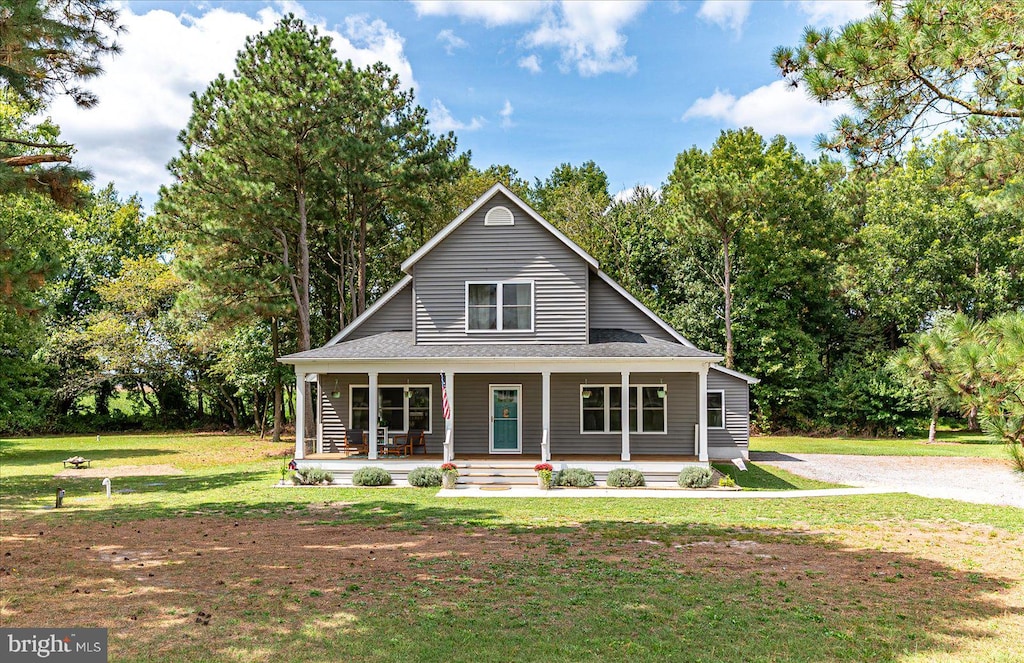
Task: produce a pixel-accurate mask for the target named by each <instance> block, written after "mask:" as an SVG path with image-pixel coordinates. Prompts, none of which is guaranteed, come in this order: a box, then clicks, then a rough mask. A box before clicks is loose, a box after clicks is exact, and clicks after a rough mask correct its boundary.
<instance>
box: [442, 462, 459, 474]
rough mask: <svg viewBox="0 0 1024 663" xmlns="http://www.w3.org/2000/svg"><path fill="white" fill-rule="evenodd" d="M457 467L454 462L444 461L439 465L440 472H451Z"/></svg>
mask: <svg viewBox="0 0 1024 663" xmlns="http://www.w3.org/2000/svg"><path fill="white" fill-rule="evenodd" d="M458 469H459V468H457V467H455V463H444V464H442V465H441V471H442V472H453V471H457V470H458Z"/></svg>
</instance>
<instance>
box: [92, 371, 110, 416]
mask: <svg viewBox="0 0 1024 663" xmlns="http://www.w3.org/2000/svg"><path fill="white" fill-rule="evenodd" d="M113 393H114V385H113V384H111V382H110V380H104V381H103V382H100V383H99V384H98V385H96V414H98V415H100V416H101V417H109V416H110V397H111V396H112V395H113Z"/></svg>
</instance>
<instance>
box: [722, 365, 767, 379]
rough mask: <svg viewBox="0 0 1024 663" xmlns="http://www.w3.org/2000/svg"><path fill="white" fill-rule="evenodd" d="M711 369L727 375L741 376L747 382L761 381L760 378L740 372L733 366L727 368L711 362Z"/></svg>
mask: <svg viewBox="0 0 1024 663" xmlns="http://www.w3.org/2000/svg"><path fill="white" fill-rule="evenodd" d="M711 370H713V371H718V372H719V373H725V374H726V375H731V376H732V377H734V378H739V379H740V380H743V381H744V382H746V383H747V384H757V383H758V382H760V381H761V380H759V379H758V378H752V377H750V376H749V375H747V374H746V373H740V372H739V371H734V370H732V369H731V368H726V367H725V366H722V365H721V364H711Z"/></svg>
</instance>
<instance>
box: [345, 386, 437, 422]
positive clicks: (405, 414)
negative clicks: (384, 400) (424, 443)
mask: <svg viewBox="0 0 1024 663" xmlns="http://www.w3.org/2000/svg"><path fill="white" fill-rule="evenodd" d="M399 387H400V388H401V389H402V390H403V393H402V426H403V428H402V429H401V430H398V429H394V428H389V429H388V433H408V432H409V397H408V396H406V395H405V393H404V390H405V389H426V390H427V400H428V404H427V419H428V420H429V421H430V428H428V429H426V430H424V431H423V432H424V434H428V435H429V434H430V433H431V432H432V430H431V429H432V428H433V427H434V389H433V387H431V386H430V385H429V384H378V385H377V391H378V392H379V391H380V390H381V389H397V388H399ZM369 388H370V385H368V384H350V385H349V386H348V427H349V428H352V400H353V399H352V392H353V390H355V389H369ZM377 404H378V407H379V406H380V394H378V395H377ZM378 428H379V426H378Z"/></svg>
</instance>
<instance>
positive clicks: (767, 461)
mask: <svg viewBox="0 0 1024 663" xmlns="http://www.w3.org/2000/svg"><path fill="white" fill-rule="evenodd" d="M750 460H751V461H753V462H755V463H760V464H763V465H774V466H775V467H779V468H782V469H784V470H786V471H789V472H792V473H793V474H798V475H800V476H802V477H807V478H809V479H817V480H819V481H829V482H832V483H841V484H844V485H847V486H858V487H861V488H873V489H879V490H887V491H894V492H905V493H911V494H914V495H921V496H923V497H940V498H948V499H954V500H961V501H964V502H975V503H977V504H996V505H1004V506H1015V507H1020V508H1024V476H1022V475H1021V474H1019V473H1017V472H1014V471H1013V469H1012V466H1011V465H1010V462H1009V461H1008V460H1005V461H1004V460H999V459H996V458H960V457H943V456H841V455H837V454H781V453H775V452H753V453H751V454H750Z"/></svg>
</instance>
